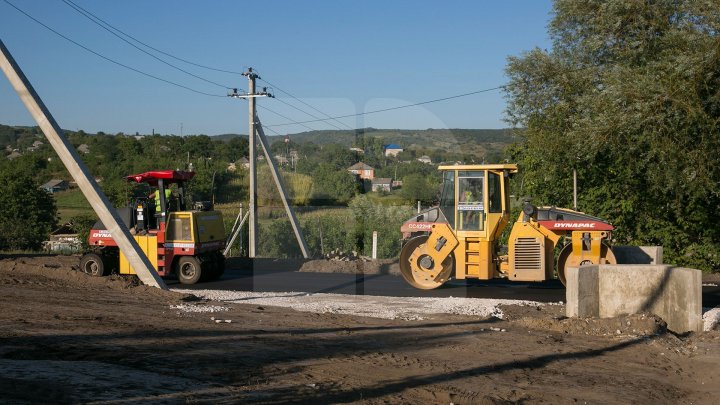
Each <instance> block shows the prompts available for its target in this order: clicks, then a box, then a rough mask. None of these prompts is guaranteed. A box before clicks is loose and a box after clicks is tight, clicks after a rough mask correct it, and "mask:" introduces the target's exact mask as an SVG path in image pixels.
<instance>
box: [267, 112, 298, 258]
mask: <svg viewBox="0 0 720 405" xmlns="http://www.w3.org/2000/svg"><path fill="white" fill-rule="evenodd" d="M255 129H256V130H257V136H258V139H259V140H260V145H262V148H263V151H264V152H265V158H266V159H267V162H268V166H270V172H271V173H272V176H273V180H275V186H277V189H278V193H280V198H281V199H282V202H283V206H284V207H285V212H287V215H288V218H290V224H291V225H292V228H293V231H294V232H295V238H296V239H297V241H298V244H299V245H300V250H301V251H302V254H303V257H304V258H306V259H308V258H310V255H309V254H308V250H309V249H308V247H307V244H306V243H305V237H304V236H303V233H302V229H301V228H300V223H299V222H298V220H297V217H296V216H295V211H293V209H292V208H291V207H290V204H289V203H288V198H287V193H286V192H285V186H284V185H283V181H282V177H280V173H279V172H278V169H277V167H276V166H275V161H274V160H273V158H272V156H271V155H270V145H269V144H268V141H267V138H265V131H263V127H262V124H261V123H260V118H258V117H257V116H255Z"/></svg>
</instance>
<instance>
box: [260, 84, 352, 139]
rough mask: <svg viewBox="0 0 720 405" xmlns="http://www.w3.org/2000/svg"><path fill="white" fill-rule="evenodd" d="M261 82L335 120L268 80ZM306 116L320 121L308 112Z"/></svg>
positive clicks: (348, 127) (347, 126)
mask: <svg viewBox="0 0 720 405" xmlns="http://www.w3.org/2000/svg"><path fill="white" fill-rule="evenodd" d="M260 80H262V81H263V82H265V83H267V84H268V85H270V86H272V87H273V88H275V89H277V90H278V91H279V92H281V93H284V94H286V95H288V96H290V97H291V98H293V99H295V100H297V101H298V102H300V103H302V104H304V105H306V106H308V107H310V108H312V109H313V110H315V111H316V112H319V113H320V114H322V115H324V116H325V117H327V118H328V119H333V118H332V117H331V116H329V115H328V114H326V113H324V112H322V111H320V110H318V109H317V108H315V107H313V106H312V105H310V104H308V103H306V102H305V101H302V100H301V99H299V98H297V97H295V96H294V95H292V94H290V92H288V91H286V90H283V89H281V88H280V87H278V86H276V85H275V84H273V83H270V82H269V81H267V80H264V79H260ZM306 114H308V115H309V116H311V117H313V118H316V119H319V118H318V117H316V116H314V115H312V114H309V113H307V112H306ZM334 121H335V122H338V123H339V124H340V125H343V126H344V127H346V128H347V129H354V128H352V127H350V125H347V124H345V123H344V122H342V121H338V120H334ZM338 129H339V128H338Z"/></svg>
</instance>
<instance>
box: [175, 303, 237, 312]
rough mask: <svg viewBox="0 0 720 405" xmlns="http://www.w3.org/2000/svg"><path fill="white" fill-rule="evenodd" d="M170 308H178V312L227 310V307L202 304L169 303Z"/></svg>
mask: <svg viewBox="0 0 720 405" xmlns="http://www.w3.org/2000/svg"><path fill="white" fill-rule="evenodd" d="M170 309H177V310H180V312H224V311H227V310H228V308H227V307H221V306H218V305H202V304H180V305H170Z"/></svg>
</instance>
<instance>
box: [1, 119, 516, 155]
mask: <svg viewBox="0 0 720 405" xmlns="http://www.w3.org/2000/svg"><path fill="white" fill-rule="evenodd" d="M235 137H247V135H243V134H221V135H215V136H212V137H211V138H212V139H213V140H218V141H223V142H229V141H230V140H231V139H233V138H235ZM289 137H290V139H291V140H292V141H293V142H296V143H306V142H312V143H314V144H317V145H323V144H330V143H335V144H339V145H343V146H345V147H348V148H349V147H352V146H354V145H357V144H358V143H361V142H360V141H361V140H362V138H363V137H364V138H365V139H368V138H381V139H382V140H383V143H384V144H389V143H394V144H397V145H400V146H401V147H403V148H405V149H415V150H423V151H426V152H428V151H434V150H440V151H444V152H454V153H464V154H476V155H482V156H486V155H488V154H490V153H499V152H501V151H502V150H503V149H504V148H505V147H507V146H508V145H510V144H511V143H513V142H514V141H515V138H514V136H513V133H512V130H510V129H424V130H407V129H375V128H364V129H358V130H325V131H308V132H301V133H297V134H290V135H289ZM43 138H44V136H43V135H42V133H41V132H40V130H39V128H37V127H20V126H7V125H2V124H0V148H4V147H5V146H7V145H12V146H13V147H20V148H21V149H24V148H25V147H27V146H29V145H31V144H32V142H33V141H34V140H37V139H43ZM283 138H284V135H282V136H270V137H269V140H270V143H271V144H272V143H273V142H276V141H278V140H282V139H283Z"/></svg>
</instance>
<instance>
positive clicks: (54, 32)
mask: <svg viewBox="0 0 720 405" xmlns="http://www.w3.org/2000/svg"><path fill="white" fill-rule="evenodd" d="M3 1H4V2H5V3H7V4H8V5H9V6H11V7H12V8H14V9H15V10H17V11H19V12H20V13H22V14H24V15H25V16H26V17H27V18H29V19H31V20H33V21H34V22H36V23H37V24H40V25H41V26H43V27H45V29H47V30H49V31H50V32H52V33H53V34H55V35H57V36H59V37H61V38H63V39H64V40H66V41H68V42H70V43H72V44H74V45H76V46H78V47H80V48H82V49H84V50H86V51H88V52H90V53H92V54H93V55H95V56H97V57H99V58H102V59H105V60H106V61H108V62H110V63H113V64H115V65H118V66H120V67H124V68H125V69H128V70H132V71H133V72H136V73H139V74H141V75H143V76H147V77H149V78H151V79H155V80H158V81H161V82H164V83H167V84H171V85H173V86H177V87H180V88H183V89H185V90H188V91H192V92H193V93H198V94H202V95H205V96H210V97H226V96H225V95H218V94H211V93H206V92H204V91H200V90H196V89H193V88H191V87H188V86H185V85H182V84H180V83H176V82H173V81H170V80H167V79H163V78H161V77H158V76H155V75H153V74H150V73H146V72H143V71H141V70H139V69H136V68H134V67H131V66H128V65H126V64H124V63H122V62H118V61H116V60H114V59H111V58H109V57H107V56H105V55H103V54H101V53H99V52H96V51H93V50H92V49H90V48H88V47H86V46H85V45H83V44H81V43H79V42H77V41H75V40H73V39H70V38H68V37H67V36H65V35H63V34H61V33H60V32H58V31H56V30H55V29H53V28H51V27H49V26H48V25H46V24H45V23H43V22H42V21H40V20H38V19H36V18H35V17H33V16H31V15H30V14H28V13H26V12H25V11H24V10H22V9H20V8H19V7H17V6H16V5H14V4H13V3H11V2H10V1H8V0H3Z"/></svg>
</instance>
